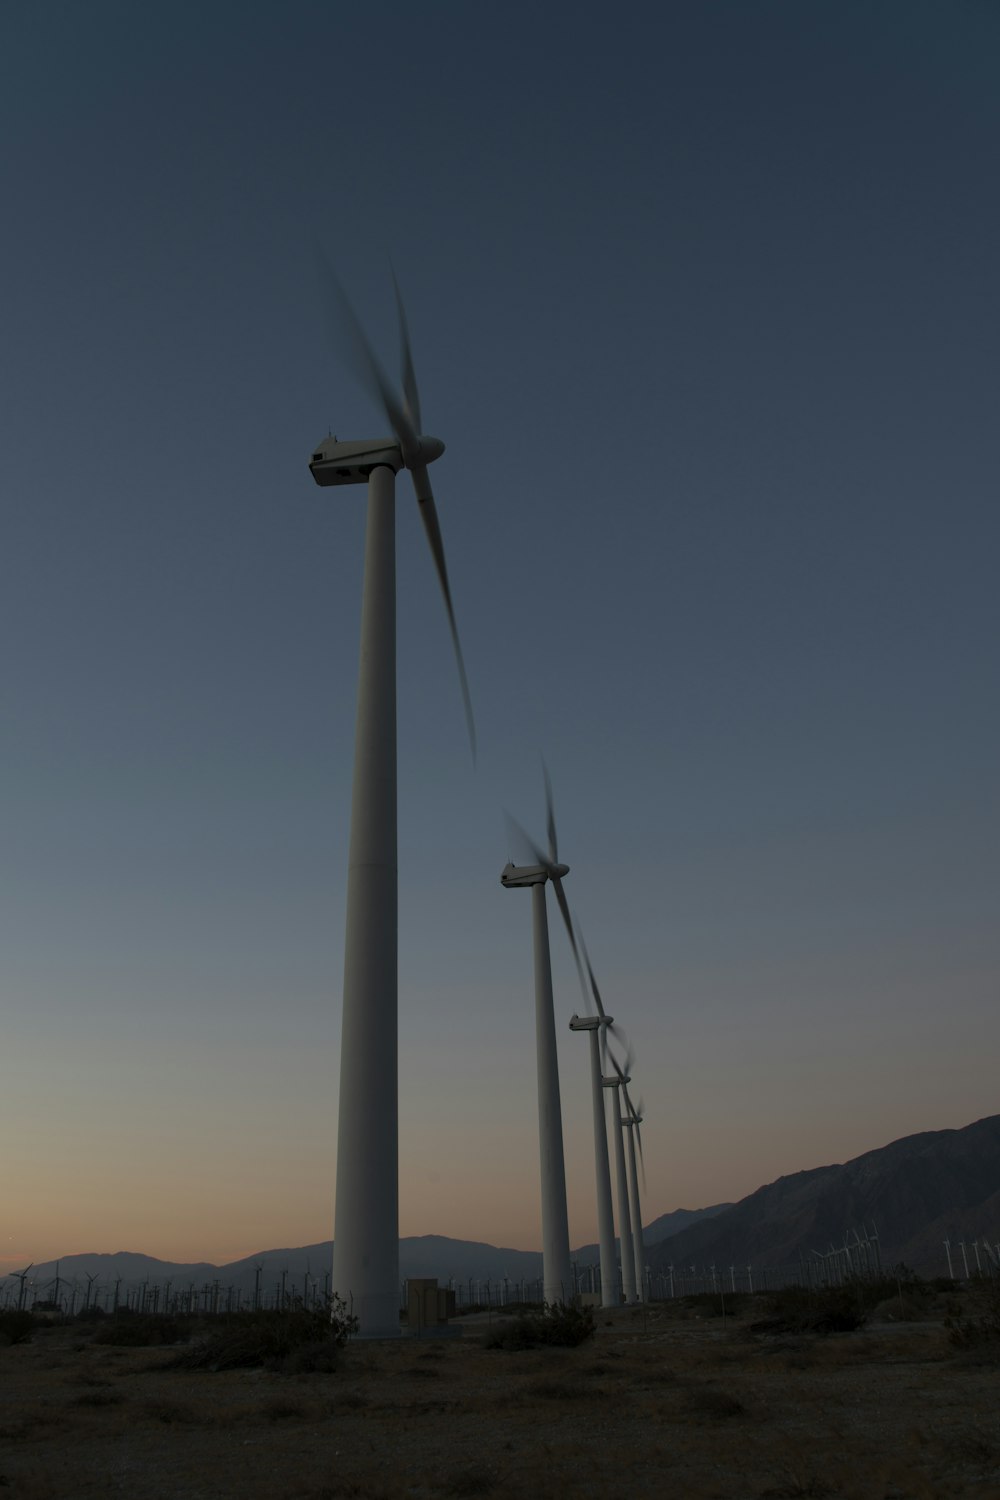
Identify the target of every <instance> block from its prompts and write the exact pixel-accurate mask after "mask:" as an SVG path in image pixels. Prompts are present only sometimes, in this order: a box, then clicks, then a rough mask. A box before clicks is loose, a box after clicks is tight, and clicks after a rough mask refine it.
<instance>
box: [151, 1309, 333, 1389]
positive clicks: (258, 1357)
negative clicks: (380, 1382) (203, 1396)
mask: <svg viewBox="0 0 1000 1500" xmlns="http://www.w3.org/2000/svg"><path fill="white" fill-rule="evenodd" d="M348 1332H349V1330H348V1328H347V1326H346V1324H345V1323H344V1322H343V1321H333V1322H331V1321H330V1319H329V1318H328V1317H327V1316H326V1314H324V1313H312V1312H260V1313H236V1314H233V1316H232V1317H225V1318H219V1319H215V1320H213V1323H212V1325H211V1326H210V1327H209V1328H208V1329H207V1330H206V1331H205V1333H203V1334H202V1335H201V1336H200V1337H199V1338H198V1339H197V1341H196V1342H194V1343H192V1344H191V1346H190V1347H189V1348H187V1349H185V1350H183V1351H182V1352H181V1353H180V1354H178V1356H177V1358H176V1360H175V1361H174V1364H175V1367H176V1368H177V1369H183V1370H249V1369H261V1368H264V1369H269V1370H280V1371H283V1372H285V1373H287V1374H301V1373H304V1372H310V1371H311V1372H316V1373H328V1372H330V1371H332V1370H334V1369H335V1368H336V1365H337V1357H338V1352H339V1350H340V1348H341V1346H342V1345H343V1344H344V1343H346V1341H347V1338H348Z"/></svg>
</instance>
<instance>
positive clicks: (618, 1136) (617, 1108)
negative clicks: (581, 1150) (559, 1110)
mask: <svg viewBox="0 0 1000 1500" xmlns="http://www.w3.org/2000/svg"><path fill="white" fill-rule="evenodd" d="M608 1056H609V1057H610V1059H611V1065H612V1067H613V1068H614V1072H613V1073H610V1074H608V1075H607V1076H606V1077H605V1078H604V1087H605V1088H606V1089H611V1090H612V1094H611V1105H612V1110H613V1114H612V1117H611V1118H612V1119H613V1120H614V1122H615V1128H614V1129H613V1130H612V1132H611V1137H612V1140H613V1141H614V1147H615V1194H616V1197H617V1199H618V1240H619V1254H620V1256H621V1266H622V1296H623V1297H624V1299H625V1301H626V1302H635V1301H637V1300H638V1297H637V1293H636V1285H635V1251H634V1249H633V1246H632V1215H631V1210H630V1208H629V1201H628V1200H629V1193H628V1177H627V1175H626V1167H625V1141H624V1139H623V1136H622V1127H621V1118H622V1098H621V1090H622V1089H623V1088H624V1087H625V1085H626V1084H628V1083H629V1082H630V1079H629V1076H628V1066H629V1065H628V1062H627V1061H626V1064H625V1067H624V1068H622V1067H621V1065H620V1064H619V1062H618V1061H617V1059H616V1058H615V1056H614V1053H613V1052H611V1050H610V1048H609V1050H608Z"/></svg>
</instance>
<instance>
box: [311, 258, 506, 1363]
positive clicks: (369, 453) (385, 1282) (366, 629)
mask: <svg viewBox="0 0 1000 1500" xmlns="http://www.w3.org/2000/svg"><path fill="white" fill-rule="evenodd" d="M329 280H330V285H331V288H332V302H333V310H334V313H335V316H336V319H337V321H338V323H339V325H340V328H341V331H342V332H343V333H344V334H345V335H346V339H347V343H348V344H349V346H350V352H351V355H352V358H353V364H354V368H355V373H356V374H357V375H358V377H359V378H360V380H361V382H362V384H363V385H364V386H365V387H366V388H367V389H368V391H369V393H370V394H371V395H372V396H373V398H374V399H375V401H376V403H377V404H378V405H379V406H380V407H381V410H382V412H383V414H384V416H385V418H386V421H387V423H388V425H389V427H390V428H391V430H392V436H391V437H385V438H375V439H370V440H369V439H365V440H362V441H358V442H344V443H342V442H340V441H339V440H338V439H337V438H335V437H330V438H326V439H324V440H323V441H322V442H320V443H318V444H317V446H316V448H315V450H314V451H313V454H312V458H311V460H310V463H309V468H310V471H311V473H312V476H313V478H314V479H315V481H316V483H317V484H320V485H350V484H365V485H367V488H368V522H367V533H366V540H365V567H364V594H363V599H362V607H361V650H360V662H359V668H358V701H357V719H356V725H355V741H354V785H353V792H352V799H351V835H350V854H349V857H348V879H347V935H346V941H345V945H344V1007H343V1022H342V1029H341V1052H340V1100H339V1111H338V1135H337V1187H336V1205H335V1228H334V1233H335V1240H334V1252H333V1290H334V1292H335V1293H336V1294H337V1296H339V1297H341V1298H343V1299H344V1301H345V1302H346V1303H347V1305H348V1309H349V1311H350V1312H351V1313H353V1315H354V1316H355V1317H357V1318H358V1320H359V1332H360V1333H361V1334H362V1335H367V1336H380V1335H381V1336H388V1335H398V1333H399V1097H398V1095H399V1041H398V974H397V895H398V878H397V867H396V532H395V526H396V512H395V485H396V475H397V474H398V473H399V471H400V470H401V469H404V468H405V469H409V471H410V475H411V477H412V480H413V487H414V490H415V491H416V497H417V503H418V505H419V508H420V516H421V519H422V521H423V525H424V531H425V533H426V536H427V542H428V545H429V547H430V550H431V557H432V558H433V561H434V567H435V569H436V571H437V576H438V583H439V584H440V587H441V593H442V595H443V597H444V604H445V609H446V611H447V614H448V623H449V625H450V628H451V637H452V643H453V645H454V648H455V656H456V660H457V662H458V672H459V678H460V681H461V688H462V696H463V699H464V703H465V713H466V721H467V724H468V730H469V739H470V742H471V745H472V752H473V758H475V744H476V741H475V725H474V722H473V717H472V703H471V699H470V696H469V687H468V682H467V680H466V675H465V664H464V662H463V659H462V650H461V646H460V644H459V639H458V627H457V625H456V623H455V611H454V608H453V606H452V600H451V589H450V586H449V582H448V570H447V567H446V564H445V557H444V544H443V543H442V540H441V528H440V525H439V522H438V516H437V508H436V506H435V503H434V494H433V491H432V489H431V484H430V479H429V477H428V472H427V470H428V465H429V464H431V463H432V462H433V461H434V460H435V459H437V458H440V456H441V454H442V453H443V452H444V443H442V442H441V440H440V439H439V438H435V437H428V436H426V435H425V434H424V433H423V431H422V422H421V415H420V396H419V393H418V390H417V380H416V374H415V372H414V366H413V357H412V354H411V351H410V338H409V331H408V328H407V322H406V313H405V311H404V308H403V301H402V297H401V295H400V292H399V287H398V285H397V284H396V280H395V276H393V285H394V287H395V292H396V311H397V316H398V320H399V336H400V364H401V391H397V389H396V388H395V387H394V386H393V385H392V384H391V383H390V381H389V380H388V379H387V378H386V376H385V374H384V373H383V370H382V367H381V365H380V364H379V362H378V360H377V358H376V356H375V354H374V352H373V350H372V348H371V345H370V344H369V342H368V339H367V338H366V336H365V333H364V330H363V329H362V327H361V324H360V323H359V322H358V319H357V317H356V316H355V313H354V310H353V308H352V307H351V305H350V303H349V302H348V300H347V297H346V295H345V293H344V291H343V289H342V288H341V286H340V283H339V281H338V280H337V278H336V276H334V274H333V272H332V270H330V271H329Z"/></svg>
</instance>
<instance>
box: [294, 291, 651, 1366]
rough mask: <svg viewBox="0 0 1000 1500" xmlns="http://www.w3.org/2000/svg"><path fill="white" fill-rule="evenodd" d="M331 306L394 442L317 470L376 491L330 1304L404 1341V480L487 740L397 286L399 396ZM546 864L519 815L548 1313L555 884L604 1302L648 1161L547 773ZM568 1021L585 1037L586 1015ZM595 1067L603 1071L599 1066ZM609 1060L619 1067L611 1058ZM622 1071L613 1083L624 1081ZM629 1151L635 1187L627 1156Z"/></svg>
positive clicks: (555, 1296)
mask: <svg viewBox="0 0 1000 1500" xmlns="http://www.w3.org/2000/svg"><path fill="white" fill-rule="evenodd" d="M327 274H328V276H329V278H330V281H331V285H332V305H333V308H334V310H335V313H336V316H337V322H338V324H339V326H340V329H341V331H342V335H343V336H344V338H345V341H346V342H347V343H348V345H349V347H350V350H351V352H352V354H353V357H354V361H355V367H356V369H357V372H358V374H359V375H360V376H361V378H362V379H363V380H364V381H365V383H366V384H367V385H368V387H369V389H370V390H371V392H372V394H373V395H374V396H375V398H376V400H377V402H378V404H379V405H380V406H381V408H382V415H384V417H385V419H386V421H387V422H388V424H389V425H390V427H391V429H392V437H391V438H383V439H374V440H370V441H369V440H363V441H353V440H352V441H348V442H341V441H340V440H339V438H329V439H327V440H325V441H323V442H321V443H319V444H318V445H317V447H316V449H315V450H314V452H313V455H312V458H311V460H310V464H309V467H310V469H311V471H312V475H313V478H314V479H315V480H316V482H317V484H320V485H323V486H347V485H361V484H364V485H366V486H367V497H368V498H367V514H368V521H367V535H366V543H365V568H364V597H363V604H362V617H361V655H360V669H359V683H358V709H357V729H356V737H355V750H354V789H353V795H352V803H351V841H350V856H349V874H348V888H347V933H346V940H345V948H344V1002H343V1007H344V1008H343V1030H342V1035H341V1052H340V1057H341V1063H340V1111H339V1127H338V1133H337V1207H336V1223H335V1229H334V1235H335V1251H334V1275H333V1293H334V1296H335V1297H337V1298H338V1299H339V1300H340V1302H341V1303H342V1304H343V1305H344V1306H345V1307H346V1308H348V1309H349V1313H350V1316H352V1317H353V1318H356V1319H357V1325H358V1331H359V1333H360V1334H361V1335H362V1336H387V1335H392V1334H395V1333H398V1332H399V1302H400V1298H399V1164H398V1108H397V1097H398V1050H397V1035H398V994H397V983H398V979H397V930H396V929H397V907H398V901H397V888H396V881H397V861H396V642H395V633H396V601H395V578H396V558H395V515H394V505H395V482H396V476H397V474H398V473H399V472H400V471H401V470H402V469H404V468H405V469H407V470H408V471H409V472H410V474H411V476H412V479H413V487H414V492H415V494H416V499H417V504H418V507H419V510H420V517H421V521H422V523H423V528H424V532H425V534H426V537H427V541H428V544H429V546H430V549H431V555H432V557H433V561H434V568H435V571H436V573H437V577H438V582H439V584H440V587H441V593H442V595H443V598H444V604H445V608H446V610H447V614H448V623H449V626H450V628H451V636H452V641H453V642H454V647H455V657H456V660H457V663H458V670H459V679H460V684H461V690H462V696H463V700H464V704H465V712H466V719H467V723H468V729H469V742H470V747H471V750H472V754H473V756H475V752H476V732H475V722H474V718H473V711H472V700H471V695H470V692H469V685H468V679H467V677H466V671H465V663H464V660H463V656H462V648H461V645H460V642H459V635H458V626H457V624H456V620H455V609H454V605H453V602H452V595H451V587H450V584H449V581H448V568H447V565H446V563H445V553H444V543H443V541H442V537H441V526H440V523H439V520H438V514H437V507H436V504H435V500H434V494H433V491H432V489H431V484H430V478H429V474H428V465H429V464H430V463H431V462H433V461H434V460H435V459H438V458H440V457H441V455H442V454H443V453H444V451H445V445H444V443H443V442H442V441H441V440H440V438H436V437H429V436H426V435H425V434H424V433H423V427H422V422H421V410H420V395H419V391H418V387H417V377H416V370H415V366H414V360H413V353H412V350H411V347H410V335H409V328H408V325H407V319H406V313H405V310H404V307H403V299H402V296H401V294H400V290H399V285H398V283H396V282H395V278H394V284H395V292H396V308H397V314H398V319H399V338H400V368H401V389H400V391H399V392H398V393H397V391H396V390H395V389H394V387H393V385H392V383H391V381H390V380H389V379H388V377H387V376H386V374H385V373H384V371H383V369H382V367H381V365H380V363H379V360H378V358H377V356H376V354H375V352H374V350H373V349H372V348H371V345H370V344H369V342H368V339H367V338H366V336H365V333H364V331H363V329H362V326H361V324H360V322H359V320H358V318H357V316H356V314H355V312H354V310H353V308H352V306H351V304H350V302H349V300H348V298H347V296H346V295H345V293H344V291H343V288H342V287H341V285H340V283H339V281H338V280H337V278H336V276H335V274H334V273H333V272H332V271H328V273H327ZM545 797H546V826H547V833H548V854H547V855H546V854H545V853H543V852H542V850H541V849H540V848H539V847H538V845H536V844H535V843H534V842H533V841H532V840H531V838H530V837H529V836H528V835H527V834H526V833H525V832H524V830H523V829H522V828H521V827H520V825H518V824H517V823H516V822H515V821H514V820H513V819H509V822H510V827H511V830H512V832H513V834H514V836H515V838H516V839H518V840H519V841H521V842H522V843H523V844H524V846H525V847H526V849H527V851H528V858H529V860H531V861H532V863H526V864H524V865H520V866H518V865H515V864H513V863H508V864H507V866H506V867H505V869H504V871H503V874H502V875H501V877H500V879H501V883H502V884H503V886H504V887H505V888H506V889H508V890H511V889H519V888H522V887H525V888H529V889H530V890H531V901H532V933H533V940H534V976H535V1042H536V1052H537V1074H538V1134H539V1161H540V1177H541V1230H542V1246H543V1250H542V1254H543V1260H544V1272H543V1294H544V1301H545V1302H546V1304H548V1305H551V1306H558V1305H563V1304H566V1303H569V1302H572V1301H573V1300H574V1298H575V1284H574V1279H573V1276H572V1272H571V1266H570V1235H569V1221H568V1216H567V1207H566V1179H565V1166H564V1155H563V1129H562V1111H561V1105H560V1095H559V1063H558V1054H557V1050H556V1018H555V1006H554V1000H553V992H552V969H551V963H550V959H549V931H548V917H547V909H546V900H545V888H546V885H547V884H551V886H552V889H553V891H554V893H555V896H556V901H557V904H558V907H559V911H560V913H561V915H562V919H563V923H564V925H565V928H566V933H567V936H568V938H569V941H570V945H571V947H572V950H573V955H574V958H575V960H576V965H577V969H578V970H579V974H580V981H581V985H582V986H583V988H584V994H585V997H586V998H587V999H588V1000H589V999H590V996H591V995H592V996H593V1000H594V1002H595V1004H596V1008H597V1016H596V1022H595V1026H596V1030H595V1033H594V1040H595V1045H596V1050H595V1051H594V1052H593V1054H592V1058H591V1065H592V1071H593V1079H594V1090H595V1095H594V1131H595V1139H594V1150H595V1161H596V1171H597V1205H598V1215H599V1220H600V1235H601V1301H602V1304H603V1305H604V1306H606V1307H611V1306H617V1305H618V1303H619V1301H620V1300H621V1299H622V1296H624V1299H625V1300H626V1301H629V1302H636V1301H643V1300H645V1297H646V1291H645V1288H646V1270H645V1264H644V1257H643V1252H642V1222H641V1215H640V1207H639V1186H638V1177H637V1172H636V1160H635V1158H636V1146H637V1145H638V1147H639V1153H640V1156H641V1150H642V1147H641V1137H640V1134H639V1126H640V1124H641V1115H640V1113H639V1112H638V1111H637V1110H636V1109H635V1107H634V1106H633V1104H632V1101H631V1098H630V1096H629V1093H628V1084H629V1082H630V1081H631V1080H630V1079H629V1077H628V1076H627V1074H626V1069H625V1067H624V1066H623V1063H622V1062H621V1061H620V1060H619V1059H618V1058H617V1057H615V1055H614V1052H613V1050H612V1049H611V1048H610V1046H609V1044H608V1037H607V1033H608V1030H609V1028H610V1027H611V1025H612V1023H611V1021H610V1020H609V1018H608V1017H607V1016H606V1015H605V1012H604V1007H603V1005H602V1003H601V998H600V994H599V992H598V989H597V983H596V980H595V979H594V975H593V970H592V969H591V968H590V960H589V957H588V959H587V970H588V977H589V984H590V990H589V992H588V991H587V987H586V983H585V981H584V974H583V967H582V963H581V958H580V947H579V946H578V942H577V937H576V934H575V932H574V925H573V919H572V916H571V915H570V909H569V905H568V902H567V899H566V894H565V892H564V890H563V878H564V877H565V876H566V875H568V874H569V867H568V866H567V865H565V864H561V863H560V862H559V855H558V848H557V839H556V822H555V810H554V805H553V796H552V787H551V783H550V779H549V775H548V771H547V770H546V772H545ZM571 1024H576V1025H578V1026H579V1025H580V1024H581V1023H580V1022H579V1021H578V1018H577V1017H576V1016H574V1018H573V1022H572V1023H571ZM595 1059H596V1061H595ZM609 1059H610V1062H609ZM612 1069H613V1071H612ZM606 1089H608V1090H610V1091H611V1093H610V1099H611V1136H612V1139H613V1140H614V1142H615V1165H616V1169H617V1181H618V1212H619V1234H620V1244H621V1274H620V1277H619V1273H618V1271H617V1268H616V1267H615V1264H614V1227H613V1223H612V1218H611V1190H610V1180H609V1168H608V1135H607V1125H606V1123H605V1115H606V1107H605V1097H606V1096H605V1090H606ZM623 1132H624V1133H625V1135H626V1136H627V1139H628V1147H629V1157H630V1168H631V1175H630V1178H629V1179H628V1181H626V1176H625V1160H624V1151H623V1144H622V1135H623Z"/></svg>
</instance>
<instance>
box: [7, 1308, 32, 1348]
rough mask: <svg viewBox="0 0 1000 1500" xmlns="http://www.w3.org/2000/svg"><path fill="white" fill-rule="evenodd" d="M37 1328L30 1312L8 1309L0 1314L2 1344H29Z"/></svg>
mask: <svg viewBox="0 0 1000 1500" xmlns="http://www.w3.org/2000/svg"><path fill="white" fill-rule="evenodd" d="M34 1327H35V1320H34V1318H33V1317H32V1316H31V1314H30V1312H25V1311H24V1310H23V1308H22V1309H18V1308H7V1309H5V1311H3V1312H0V1344H27V1343H29V1342H30V1340H31V1335H32V1332H33V1330H34Z"/></svg>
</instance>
